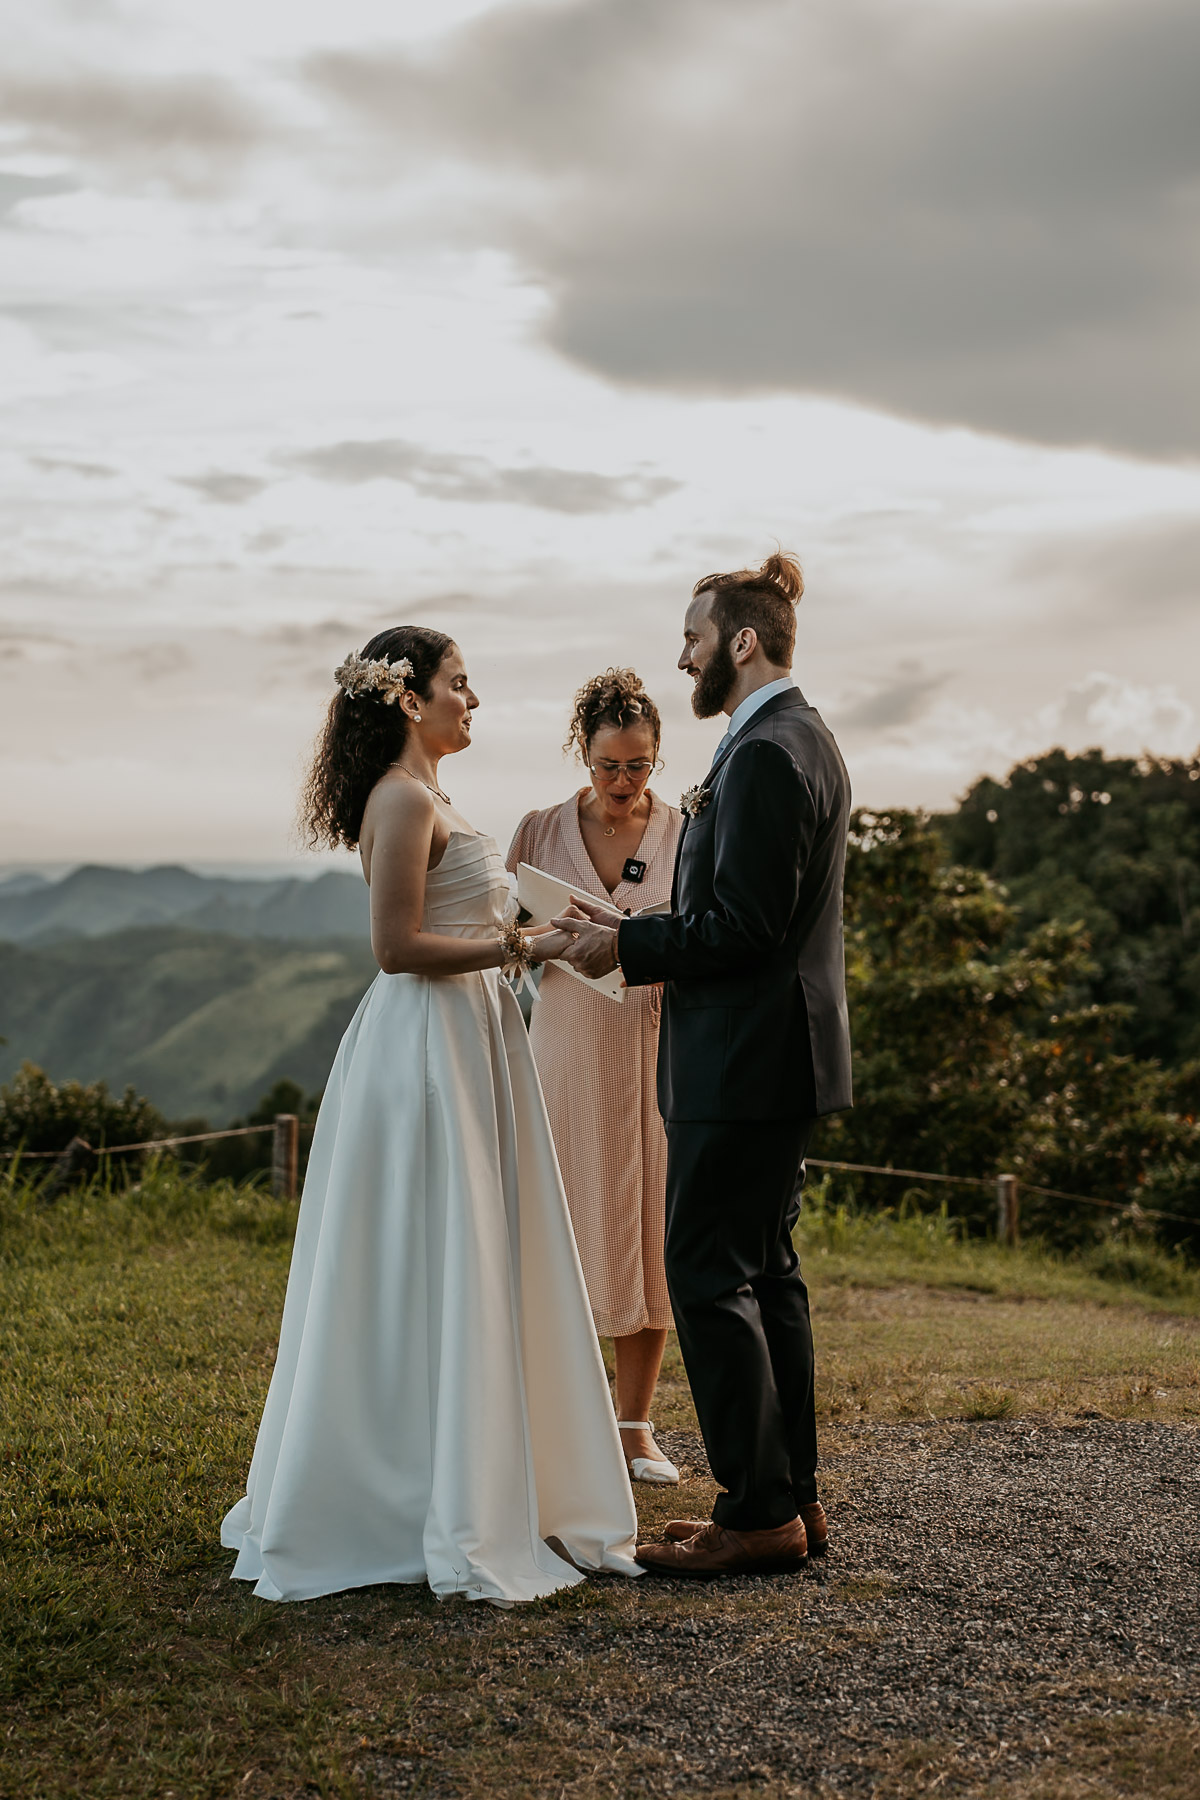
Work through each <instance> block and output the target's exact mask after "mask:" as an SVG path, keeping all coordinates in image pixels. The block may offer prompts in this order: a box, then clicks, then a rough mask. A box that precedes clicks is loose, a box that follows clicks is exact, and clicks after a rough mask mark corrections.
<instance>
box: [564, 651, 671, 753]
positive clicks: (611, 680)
mask: <svg viewBox="0 0 1200 1800" xmlns="http://www.w3.org/2000/svg"><path fill="white" fill-rule="evenodd" d="M605 725H611V726H613V727H614V728H615V729H616V730H617V731H627V730H628V728H629V727H630V726H631V725H649V727H650V729H651V731H652V732H653V733H654V754H655V756H657V755H658V746H659V741H660V739H661V738H662V720H661V719H660V718H659V716H658V708H657V706H655V704H654V702H653V700H652V699H651V698H650V696H649V694H648V693H647V692H646V690H645V688H644V687H643V686H642V680H641V676H640V675H638V674H636V673H635V672H634V670H633V669H605V671H604V673H603V675H593V676H592V679H591V680H590V681H585V682H584V684H583V686H582V687H581V688H580V690H579V692H578V693H577V694H576V696H575V704H574V706H573V707H572V709H571V723H570V724H569V725H568V727H567V741H566V743H565V744H564V745H563V749H564V750H566V751H568V752H569V751H571V750H574V752H575V755H576V756H577V757H578V758H579V760H580V762H586V761H587V760H588V752H589V749H590V747H591V742H592V739H593V738H594V737H595V735H596V733H597V732H598V731H600V730H601V729H602V728H603V727H604V726H605Z"/></svg>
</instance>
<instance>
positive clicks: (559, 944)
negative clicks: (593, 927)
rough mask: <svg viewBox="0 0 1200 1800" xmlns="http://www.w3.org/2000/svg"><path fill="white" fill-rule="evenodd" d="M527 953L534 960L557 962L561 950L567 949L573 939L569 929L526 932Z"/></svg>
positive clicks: (561, 952) (561, 953)
mask: <svg viewBox="0 0 1200 1800" xmlns="http://www.w3.org/2000/svg"><path fill="white" fill-rule="evenodd" d="M526 938H527V941H528V944H529V954H530V955H531V956H532V957H533V960H534V961H535V962H540V963H543V962H557V961H558V960H559V958H560V957H561V956H562V955H563V952H564V951H566V950H569V949H570V948H571V946H572V944H573V943H574V942H575V939H574V938H573V937H572V936H571V934H570V932H569V931H536V932H527V933H526Z"/></svg>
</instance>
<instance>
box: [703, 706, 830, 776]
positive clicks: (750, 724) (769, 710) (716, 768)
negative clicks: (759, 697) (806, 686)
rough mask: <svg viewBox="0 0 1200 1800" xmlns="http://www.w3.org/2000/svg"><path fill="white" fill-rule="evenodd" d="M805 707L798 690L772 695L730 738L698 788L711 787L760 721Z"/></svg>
mask: <svg viewBox="0 0 1200 1800" xmlns="http://www.w3.org/2000/svg"><path fill="white" fill-rule="evenodd" d="M807 705H808V701H807V700H806V699H805V698H804V695H803V694H802V693H801V692H800V689H799V688H789V689H788V690H787V692H786V693H784V694H772V696H771V698H770V699H769V700H768V701H767V703H766V705H765V706H760V707H759V709H758V711H757V712H756V713H752V714H751V716H750V717H749V718H748V719H747V720H746V723H745V724H744V725H743V726H742V728H741V730H740V731H739V732H738V733H737V735H736V736H735V737H731V738H730V740H729V742H728V743H727V744H726V746H725V748H724V749H723V750H722V752H721V754H720V756H718V757H717V759H716V761H715V762H714V763H713V766H712V768H711V769H710V770H709V771H708V774H707V775H706V776H705V777H704V780H703V781H702V782H701V783H700V786H701V787H709V786H710V785H711V783H712V780H713V777H714V776H715V775H717V774H718V773H719V772H720V771H721V770H722V769H723V768H724V767H725V764H726V763H727V762H728V761H729V758H730V757H731V756H732V755H733V753H734V751H735V750H736V749H737V747H738V745H739V744H740V743H741V741H742V739H743V738H744V737H745V735H746V733H747V732H748V731H753V729H754V727H755V726H756V725H757V724H758V723H759V722H760V721H761V720H763V719H769V718H771V716H772V715H773V714H774V713H778V712H786V711H787V710H788V709H789V708H790V707H793V706H807Z"/></svg>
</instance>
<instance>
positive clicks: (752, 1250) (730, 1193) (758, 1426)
mask: <svg viewBox="0 0 1200 1800" xmlns="http://www.w3.org/2000/svg"><path fill="white" fill-rule="evenodd" d="M814 1124H815V1120H813V1119H786V1120H774V1119H772V1120H766V1121H762V1120H744V1121H742V1120H731V1121H724V1120H721V1121H680V1122H674V1123H673V1122H671V1121H668V1122H667V1242H666V1265H667V1286H668V1289H669V1291H670V1295H671V1306H672V1309H673V1311H674V1314H675V1327H676V1330H677V1332H678V1334H679V1347H680V1350H681V1351H682V1353H683V1362H684V1367H685V1368H686V1370H687V1376H688V1381H689V1382H690V1384H691V1389H692V1397H693V1399H694V1400H695V1403H696V1413H697V1416H698V1418H699V1421H700V1430H701V1433H702V1434H703V1437H704V1447H705V1450H706V1451H707V1452H708V1461H709V1466H710V1467H711V1469H712V1472H713V1475H714V1477H715V1478H716V1480H717V1482H718V1483H719V1485H720V1486H721V1487H722V1488H724V1489H725V1492H724V1493H723V1494H719V1495H718V1496H717V1502H716V1505H715V1507H714V1508H713V1518H714V1519H715V1521H716V1522H717V1524H718V1525H724V1526H726V1527H727V1528H728V1529H729V1530H731V1531H761V1530H766V1529H768V1528H770V1527H772V1526H776V1525H786V1524H787V1522H788V1521H789V1520H790V1519H794V1518H795V1517H796V1515H797V1512H798V1510H799V1508H800V1507H801V1506H806V1505H808V1504H810V1503H811V1502H812V1501H813V1500H815V1499H816V1497H817V1482H816V1469H817V1423H816V1413H815V1410H814V1405H813V1347H812V1327H811V1325H810V1322H809V1312H808V1289H807V1288H806V1287H805V1285H804V1282H803V1280H802V1279H801V1276H800V1262H799V1258H798V1257H797V1255H796V1252H795V1250H794V1249H793V1247H792V1231H793V1229H794V1227H795V1224H796V1219H797V1217H798V1215H799V1211H800V1188H801V1186H802V1183H803V1175H804V1153H805V1151H806V1149H807V1148H808V1143H809V1139H810V1138H811V1136H812V1131H813V1126H814Z"/></svg>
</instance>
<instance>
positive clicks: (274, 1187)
mask: <svg viewBox="0 0 1200 1800" xmlns="http://www.w3.org/2000/svg"><path fill="white" fill-rule="evenodd" d="M268 1131H269V1132H271V1133H272V1146H271V1191H272V1193H274V1194H276V1195H278V1196H279V1197H280V1198H282V1199H286V1200H294V1199H295V1197H296V1188H297V1185H298V1182H299V1175H300V1119H299V1117H298V1115H297V1114H296V1113H276V1115H275V1117H274V1119H273V1120H271V1121H270V1123H269V1124H264V1125H231V1126H228V1127H227V1128H226V1129H225V1130H224V1131H193V1132H189V1133H187V1134H186V1135H185V1136H178V1137H165V1138H147V1139H146V1140H145V1141H144V1142H142V1143H137V1144H89V1143H88V1141H87V1139H86V1138H82V1137H74V1138H72V1139H71V1141H70V1143H69V1144H67V1145H66V1146H65V1147H64V1148H63V1149H62V1150H6V1151H4V1152H2V1153H0V1161H4V1162H14V1161H15V1162H17V1163H18V1165H19V1164H20V1163H23V1162H49V1161H53V1162H54V1163H55V1164H56V1169H55V1170H54V1171H53V1172H52V1174H51V1176H50V1183H51V1185H53V1184H54V1183H55V1181H56V1179H57V1182H58V1184H59V1185H61V1184H62V1183H63V1182H65V1181H66V1179H67V1178H68V1177H69V1176H70V1175H71V1174H73V1172H74V1170H75V1169H76V1168H77V1167H78V1166H79V1164H80V1163H81V1162H82V1161H83V1160H84V1158H85V1157H89V1156H127V1155H129V1154H131V1153H132V1152H133V1151H135V1150H170V1149H174V1148H175V1147H176V1146H177V1145H179V1144H209V1143H215V1142H217V1140H218V1139H220V1138H240V1137H259V1136H261V1135H263V1134H264V1133H265V1132H268Z"/></svg>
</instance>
